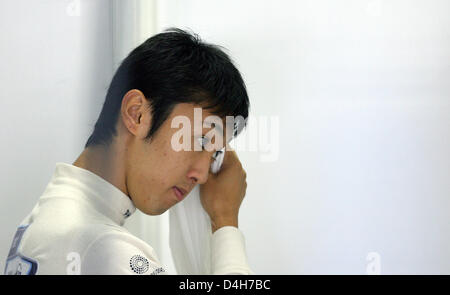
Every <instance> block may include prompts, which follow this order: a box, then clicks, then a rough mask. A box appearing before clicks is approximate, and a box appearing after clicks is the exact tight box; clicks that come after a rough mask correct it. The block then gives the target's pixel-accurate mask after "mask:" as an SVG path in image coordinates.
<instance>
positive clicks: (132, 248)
mask: <svg viewBox="0 0 450 295" xmlns="http://www.w3.org/2000/svg"><path fill="white" fill-rule="evenodd" d="M81 274H83V275H164V274H167V272H166V270H165V269H164V268H163V267H162V266H161V264H160V262H159V260H158V258H157V256H156V253H155V252H154V250H153V248H152V247H150V246H149V245H148V244H146V243H145V242H144V241H142V240H140V239H138V238H137V237H134V236H132V235H130V234H127V233H122V232H110V233H106V234H103V235H101V236H99V237H98V238H97V239H95V240H94V241H93V242H92V243H91V244H90V245H89V246H88V247H87V248H86V250H85V251H84V254H83V256H82V257H81Z"/></svg>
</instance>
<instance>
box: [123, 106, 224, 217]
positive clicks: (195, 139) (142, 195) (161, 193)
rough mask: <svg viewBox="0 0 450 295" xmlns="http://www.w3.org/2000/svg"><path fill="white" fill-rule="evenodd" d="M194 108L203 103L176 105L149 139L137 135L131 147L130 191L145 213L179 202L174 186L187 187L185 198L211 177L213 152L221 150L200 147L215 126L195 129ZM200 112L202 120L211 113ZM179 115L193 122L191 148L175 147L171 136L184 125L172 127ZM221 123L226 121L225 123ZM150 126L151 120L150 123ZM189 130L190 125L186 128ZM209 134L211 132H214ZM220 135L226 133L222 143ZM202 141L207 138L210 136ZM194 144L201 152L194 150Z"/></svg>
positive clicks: (164, 208) (129, 164)
mask: <svg viewBox="0 0 450 295" xmlns="http://www.w3.org/2000/svg"><path fill="white" fill-rule="evenodd" d="M194 108H200V106H197V105H194V104H188V103H181V104H177V105H176V106H175V108H174V109H173V111H172V113H171V114H170V116H169V118H168V119H167V120H166V121H165V122H164V123H163V124H162V125H161V127H160V128H159V129H158V131H157V132H156V133H155V134H154V135H153V137H152V138H151V141H150V142H148V141H144V140H142V139H137V138H136V139H135V140H133V141H132V144H130V145H129V146H128V149H127V167H126V170H127V172H126V184H127V189H128V193H129V195H130V197H131V199H132V200H133V203H134V205H135V206H136V207H137V208H138V209H139V210H141V211H142V212H144V213H146V214H149V215H158V214H162V213H164V212H165V211H166V210H167V209H169V208H170V207H172V206H173V205H175V204H176V203H178V202H179V201H180V200H179V198H177V193H176V188H174V187H177V188H179V189H181V190H184V191H185V195H184V197H186V195H187V194H188V193H189V192H190V191H191V190H192V189H193V187H194V186H195V185H196V184H202V183H205V182H206V181H207V179H208V174H209V169H210V165H211V163H212V161H213V156H214V152H215V150H218V149H217V146H216V148H215V149H214V150H211V149H210V151H207V150H201V142H202V136H205V135H207V134H208V131H211V130H212V129H213V128H202V127H203V126H202V125H200V126H201V127H200V128H194ZM201 114H202V121H201V122H202V123H203V120H204V119H205V118H206V117H208V116H210V115H212V114H211V113H210V112H209V111H208V110H206V109H201ZM177 116H185V117H187V118H188V119H189V121H190V138H187V140H190V143H191V150H188V151H185V150H181V151H176V149H174V147H173V144H172V143H173V140H172V137H173V136H174V134H175V133H176V132H177V131H179V130H180V129H181V128H182V126H181V125H180V126H178V124H177V128H172V127H171V123H172V120H173V119H174V118H176V117H177ZM178 118H179V117H178ZM222 122H223V120H222ZM222 126H225V124H223V123H222ZM188 127H189V126H188ZM184 128H186V126H185V127H184ZM149 129H150V122H148V130H149ZM187 129H189V128H186V129H185V130H187ZM194 129H196V130H194ZM194 131H195V132H197V133H195V132H194ZM209 134H210V135H211V132H209ZM217 134H219V133H217ZM220 134H221V136H223V140H222V142H223V143H225V138H224V135H223V134H222V133H220ZM183 139H186V138H183ZM209 139H210V140H211V139H212V143H214V142H215V140H218V139H217V138H211V136H210V137H209ZM203 140H204V141H203V142H207V141H208V139H207V138H206V139H205V138H204V139H203ZM195 146H197V147H196V149H200V151H199V150H194V147H195ZM222 146H223V145H222ZM219 149H220V148H219Z"/></svg>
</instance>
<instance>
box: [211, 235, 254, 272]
mask: <svg viewBox="0 0 450 295" xmlns="http://www.w3.org/2000/svg"><path fill="white" fill-rule="evenodd" d="M211 255H212V256H211V263H212V266H211V267H212V274H214V275H224V274H239V275H253V274H254V273H253V272H252V270H251V269H250V267H249V266H248V262H247V254H246V251H245V239H244V235H243V234H242V232H241V231H240V230H239V229H238V228H237V227H234V226H224V227H221V228H219V229H218V230H216V231H215V232H214V233H213V235H212V242H211Z"/></svg>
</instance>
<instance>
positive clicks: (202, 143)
mask: <svg viewBox="0 0 450 295" xmlns="http://www.w3.org/2000/svg"><path fill="white" fill-rule="evenodd" d="M198 142H199V144H200V146H201V147H202V150H204V149H205V146H206V145H207V144H208V142H209V139H208V138H207V137H206V136H202V137H199V138H198Z"/></svg>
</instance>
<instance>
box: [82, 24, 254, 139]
mask: <svg viewBox="0 0 450 295" xmlns="http://www.w3.org/2000/svg"><path fill="white" fill-rule="evenodd" d="M221 48H223V47H221V46H218V45H213V44H208V43H204V42H203V41H201V39H200V38H199V36H198V35H197V34H195V33H188V32H187V31H185V30H181V29H179V28H168V29H166V30H164V31H163V32H162V33H159V34H156V35H154V36H152V37H150V38H148V39H147V40H146V41H145V42H144V43H142V44H141V45H139V46H138V47H136V48H135V49H134V50H132V51H131V53H130V54H129V55H128V56H127V57H126V58H125V59H124V60H123V61H122V63H121V64H120V66H119V68H118V69H117V71H116V73H115V74H114V77H113V79H112V81H111V84H110V86H109V89H108V92H107V94H106V98H105V102H104V104H103V108H102V110H101V112H100V116H99V118H98V120H97V122H96V124H95V127H94V131H93V132H92V134H91V136H90V137H89V139H88V140H87V142H86V145H85V148H87V147H88V146H93V145H106V146H107V145H109V144H110V143H111V141H112V138H113V136H114V135H116V132H117V130H116V123H117V120H118V117H119V114H120V107H121V104H122V99H123V96H124V95H125V94H126V93H127V92H128V91H129V90H131V89H139V90H140V91H141V92H142V93H143V94H144V96H145V98H146V99H147V100H148V101H149V105H150V106H151V107H152V122H151V127H150V130H149V132H148V135H147V136H146V139H150V138H151V137H152V135H154V134H155V132H156V131H157V130H158V128H159V127H160V126H161V125H162V123H163V122H164V121H165V120H166V119H167V118H168V117H169V115H170V113H171V112H172V110H173V108H174V107H175V105H176V104H178V103H195V104H199V105H201V106H203V107H204V108H206V109H211V113H212V114H214V115H217V116H219V117H222V118H224V117H225V116H233V117H237V116H242V117H243V118H244V119H247V117H248V112H249V108H250V103H249V99H248V96H247V90H246V87H245V84H244V81H243V79H242V77H241V74H240V73H239V71H238V70H237V69H236V67H235V66H234V64H233V61H232V60H231V59H230V57H229V56H228V55H227V54H226V53H225V52H224V51H223V50H222V49H221ZM245 121H247V120H245ZM241 130H242V129H241ZM234 135H237V134H236V133H235V134H234Z"/></svg>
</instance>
